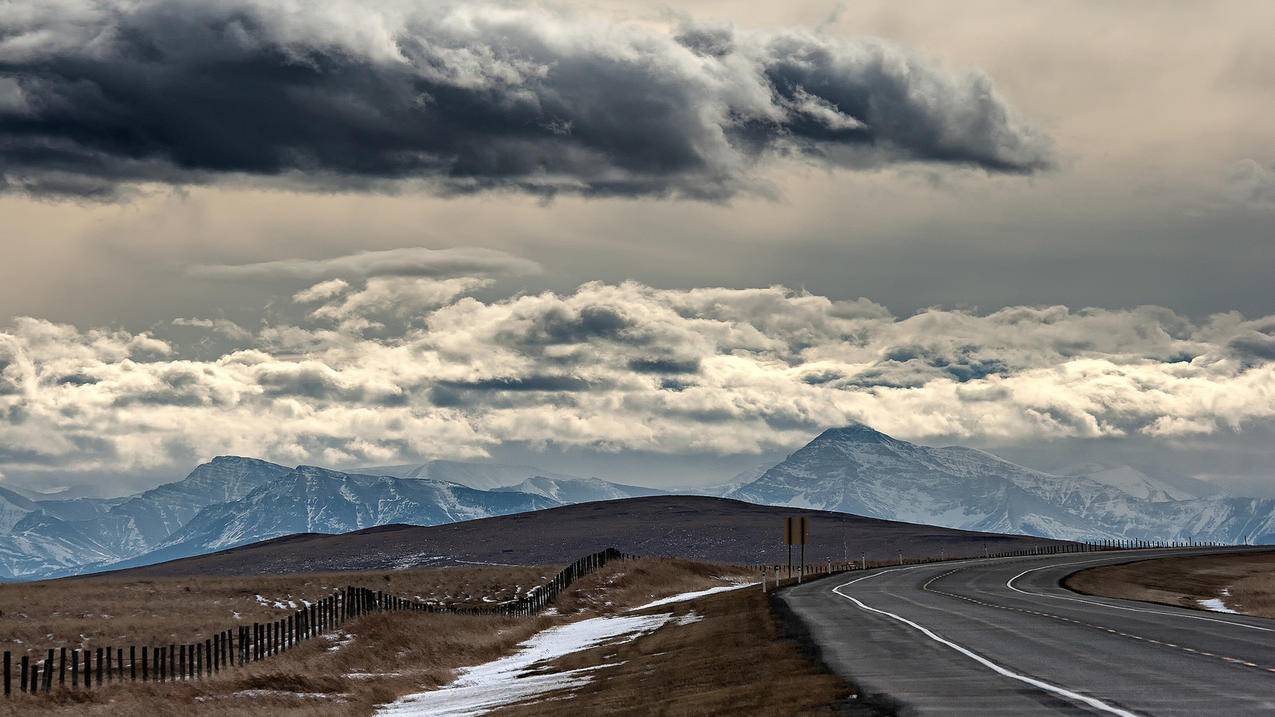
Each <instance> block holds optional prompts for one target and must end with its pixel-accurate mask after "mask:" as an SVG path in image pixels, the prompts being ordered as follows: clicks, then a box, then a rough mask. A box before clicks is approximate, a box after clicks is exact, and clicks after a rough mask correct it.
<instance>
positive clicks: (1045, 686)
mask: <svg viewBox="0 0 1275 717" xmlns="http://www.w3.org/2000/svg"><path fill="white" fill-rule="evenodd" d="M907 569H908V568H895V569H893V570H885V571H882V572H879V573H873V574H872V575H864V576H863V577H860V578H857V579H855V580H851V581H850V582H847V583H843V584H841V585H838V586H837V587H835V588H833V589H832V592H833V593H835V594H837V595H839V596H841V597H843V598H845V599H846V600H849V601H850V602H852V603H854V604H855V605H858V606H859V608H860V609H862V610H866V611H868V612H874V613H877V614H878V615H885V616H886V617H888V618H890V619H892V620H897V621H899V622H901V623H903V624H904V625H907V626H908V627H911V628H912V629H914V630H916V631H918V632H920V633H921V634H922V635H925V636H926V637H927V638H929V639H931V640H933V641H935V642H937V643H939V644H941V645H945V646H947V647H949V648H951V649H953V650H955V651H957V652H959V653H960V654H962V655H964V656H966V657H968V658H970V659H971V660H973V661H975V662H977V663H979V664H980V665H982V666H984V667H986V668H988V669H990V670H992V671H993V672H995V673H996V674H998V675H1002V676H1004V677H1008V678H1010V679H1011V680H1017V681H1019V682H1023V683H1026V684H1028V685H1031V686H1032V687H1035V688H1037V689H1040V690H1044V691H1045V692H1049V693H1052V694H1055V695H1058V696H1060V697H1065V698H1067V699H1069V700H1073V701H1076V702H1080V703H1082V704H1085V705H1088V706H1089V707H1092V708H1093V709H1096V710H1098V711H1100V712H1106V713H1108V714H1113V715H1120V717H1139V716H1138V714H1137V713H1136V712H1130V711H1128V710H1126V709H1122V708H1120V707H1116V706H1115V705H1110V704H1107V703H1106V702H1103V701H1102V700H1100V699H1098V698H1096V697H1090V696H1088V695H1083V694H1080V693H1079V692H1075V691H1073V690H1069V689H1067V688H1066V687H1059V686H1058V685H1054V684H1051V683H1048V682H1045V681H1043V680H1038V679H1036V678H1034V677H1029V676H1027V675H1023V674H1020V673H1017V672H1014V671H1013V670H1010V669H1009V668H1007V667H1003V666H1001V665H998V664H997V663H995V662H992V661H991V660H989V659H987V658H986V657H983V656H982V655H979V654H978V653H976V652H974V651H972V650H970V649H968V648H965V647H962V646H961V645H958V644H956V643H955V642H952V641H951V640H948V639H947V638H944V637H940V636H939V635H937V634H935V633H934V631H933V630H930V629H929V628H927V627H924V626H923V625H919V624H917V623H915V622H913V621H911V620H909V619H907V618H905V617H902V616H899V615H895V614H894V613H892V612H887V611H885V610H881V609H878V608H875V607H872V606H870V605H865V604H864V603H863V602H861V601H860V600H858V599H856V598H854V597H851V596H849V595H846V594H845V593H843V592H841V589H842V588H844V587H847V586H849V585H853V584H855V583H857V582H859V581H860V580H867V579H868V578H872V577H876V576H878V575H884V574H886V573H893V572H898V571H900V570H907ZM952 572H955V571H952ZM949 574H950V573H949Z"/></svg>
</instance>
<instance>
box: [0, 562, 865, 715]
mask: <svg viewBox="0 0 1275 717" xmlns="http://www.w3.org/2000/svg"><path fill="white" fill-rule="evenodd" d="M725 572H729V568H725V567H724V566H718V565H711V564H705V563H696V562H690V561H682V560H655V559H642V560H634V561H626V562H621V563H613V564H612V565H608V566H607V567H606V568H604V569H602V570H600V571H598V572H597V573H594V574H592V575H589V576H587V577H585V578H583V579H581V580H579V581H577V582H576V583H575V584H574V585H573V586H572V588H571V589H570V590H568V591H567V592H566V593H564V594H563V595H562V596H561V597H560V598H559V600H558V601H557V603H556V604H555V605H554V607H555V608H556V611H552V612H556V613H557V614H552V612H551V614H548V615H542V616H540V617H536V618H502V617H487V616H460V615H431V614H420V613H391V614H380V615H371V616H367V617H364V618H361V619H358V620H356V621H353V622H350V623H347V624H346V625H345V626H344V628H343V629H341V630H338V631H336V632H334V633H332V634H330V635H327V636H325V637H324V638H321V639H317V640H312V641H309V642H307V643H303V644H302V645H301V646H300V647H298V648H296V649H294V650H292V651H289V652H286V653H283V654H282V655H279V656H276V657H272V658H269V659H267V660H264V661H262V662H258V663H255V664H251V665H249V666H247V667H245V668H236V669H231V670H226V671H223V672H222V673H221V674H219V675H218V676H216V677H214V678H212V679H208V680H204V681H195V682H188V683H168V684H163V685H156V684H142V683H127V684H108V685H107V686H106V687H103V688H94V689H93V690H92V691H91V692H89V691H84V690H80V691H78V692H72V691H70V690H67V691H64V692H58V690H57V689H56V688H55V690H54V694H53V695H51V696H49V697H44V696H35V697H31V696H26V695H19V694H15V695H14V696H13V697H12V698H10V699H9V700H3V699H2V698H0V715H5V714H27V713H35V712H38V713H40V714H53V715H59V714H67V715H71V714H75V715H108V714H109V715H112V717H116V716H117V715H119V714H153V715H177V714H181V715H183V716H187V715H203V714H209V715H212V714H216V715H285V716H289V715H298V716H300V715H367V714H371V712H372V711H373V709H374V707H375V705H377V704H381V703H384V702H388V701H390V700H392V699H394V698H395V697H397V696H400V695H402V694H406V693H409V692H415V691H419V690H421V689H427V688H431V687H436V686H440V685H443V684H446V683H447V682H449V681H451V680H452V679H453V678H454V675H455V670H456V669H457V668H460V667H464V666H467V665H472V664H477V663H481V662H485V661H488V660H491V659H494V658H496V657H498V656H500V655H502V654H507V653H508V652H510V651H512V650H513V649H514V647H515V646H516V645H517V644H518V643H519V642H521V641H522V640H524V639H526V638H527V637H529V636H530V635H532V634H533V633H535V632H536V631H539V630H542V629H545V628H547V627H550V626H552V625H555V624H559V623H562V622H565V621H569V620H572V619H576V618H577V617H588V616H595V615H599V614H608V613H614V612H618V611H621V610H623V609H625V608H627V607H631V606H634V605H639V604H642V603H645V602H647V601H649V600H652V599H655V598H658V597H663V596H667V595H671V594H676V593H680V592H686V591H691V590H698V589H702V588H704V587H709V586H712V585H718V584H721V583H722V579H723V578H724V577H731V576H725V575H723V573H725ZM542 574H543V575H548V574H551V571H550V570H549V569H547V568H545V569H538V568H505V567H483V568H438V569H430V570H418V571H404V572H402V573H388V574H382V573H372V574H366V573H365V574H341V575H311V576H305V575H294V576H286V577H277V578H259V577H249V578H240V579H235V578H226V577H218V578H206V579H200V578H193V579H192V578H183V579H177V578H173V579H171V583H170V582H169V580H168V579H163V580H160V579H144V580H125V579H121V578H112V577H109V576H107V577H102V578H82V579H76V580H63V581H54V582H49V583H43V584H25V585H7V586H4V591H5V593H6V594H5V597H6V599H10V600H14V601H16V602H17V603H18V604H20V605H22V606H26V607H25V612H23V611H22V610H19V611H17V612H16V613H15V612H11V610H12V608H11V607H6V609H5V613H4V615H3V616H0V624H2V625H4V627H5V630H4V633H3V634H4V635H5V636H13V638H12V639H10V641H9V644H10V645H13V644H14V642H15V640H16V639H21V640H24V642H25V641H26V639H27V638H26V637H21V635H27V636H34V638H36V639H34V642H35V645H36V646H37V647H38V648H40V649H44V648H46V647H47V646H50V645H56V643H55V642H54V640H57V639H61V640H66V641H67V642H68V643H73V642H75V640H74V637H73V636H74V634H75V633H74V631H76V630H79V629H80V627H79V626H83V625H90V624H97V625H101V624H102V623H103V622H105V623H106V624H109V625H110V626H111V627H110V628H109V630H108V631H106V632H99V633H96V635H97V636H96V637H95V638H94V639H93V642H91V643H90V644H101V643H100V642H97V640H99V639H101V640H103V641H110V640H114V641H115V642H116V643H118V644H127V643H126V642H125V639H126V637H127V638H132V639H134V641H139V642H140V639H138V638H139V636H142V635H153V636H164V639H165V640H167V639H169V638H168V635H170V634H173V633H176V635H175V637H176V639H179V640H180V639H182V638H183V637H187V638H190V637H194V635H193V634H192V633H191V631H192V630H195V629H196V628H197V627H198V626H200V625H203V624H207V625H210V626H214V627H216V626H223V623H224V621H225V620H226V619H227V616H228V615H231V620H232V621H233V616H232V614H233V612H234V611H239V612H240V617H241V619H242V620H252V619H254V617H256V616H261V617H268V616H270V615H271V614H272V611H273V612H279V610H278V609H277V608H273V607H265V606H262V605H261V604H260V603H259V602H258V601H257V600H256V595H257V594H258V593H260V594H261V595H263V597H271V598H282V597H285V596H287V595H289V594H291V595H292V596H293V597H292V598H291V599H293V600H296V599H297V598H298V597H302V596H310V595H316V596H317V595H318V594H322V593H325V592H326V591H327V588H329V587H332V586H334V585H345V584H356V585H358V584H363V585H367V586H369V587H370V586H372V585H373V584H375V583H373V580H379V581H381V582H380V584H381V585H383V586H384V587H381V588H380V589H388V590H390V591H391V592H396V593H399V594H404V595H415V594H420V595H421V596H422V597H427V596H429V595H435V594H436V595H440V596H441V595H453V596H455V595H468V596H469V597H470V598H477V599H479V600H481V596H482V595H484V594H493V595H498V594H502V593H501V592H500V591H501V590H504V591H506V592H508V591H509V588H508V587H507V586H509V585H523V586H526V585H527V584H529V582H530V581H531V579H533V578H534V579H538V578H539V576H540V575H542ZM187 588H189V591H188V590H187ZM753 592H755V593H756V596H757V599H761V591H760V589H758V590H755V591H754V590H745V591H743V592H742V593H740V595H741V596H742V595H743V594H744V593H748V594H750V595H751V594H752V593H753ZM138 595H146V596H148V597H147V598H145V599H143V598H139V597H137V596H138ZM120 596H124V597H120ZM307 599H308V598H307ZM754 602H755V601H754ZM6 605H9V603H6ZM82 605H86V606H87V607H85V608H81V607H80V606H82ZM760 605H762V606H764V602H763V603H760ZM37 606H38V607H37ZM717 610H720V611H721V615H720V619H719V618H718V617H717ZM732 610H735V608H731V609H729V610H728V609H725V608H715V612H714V615H715V618H714V620H713V621H712V623H711V624H712V625H714V626H715V629H714V630H713V631H710V632H703V631H702V628H700V629H696V630H692V628H697V626H698V625H700V623H696V624H695V625H689V626H686V627H684V628H679V629H682V630H686V631H688V632H687V633H685V635H686V636H684V637H683V638H681V639H682V640H683V641H685V640H689V642H690V643H697V642H702V644H699V646H698V648H695V649H698V650H699V651H700V652H701V653H704V654H715V653H717V652H718V651H720V650H721V647H722V644H724V643H722V640H724V639H725V637H724V636H725V635H726V634H727V633H730V632H736V633H745V632H747V633H748V634H749V636H750V637H749V639H750V640H752V641H754V642H756V644H754V645H752V646H751V647H753V648H756V647H757V646H759V645H760V646H761V647H763V648H765V649H768V650H773V651H774V655H777V656H779V655H782V656H783V657H782V659H780V658H779V657H776V658H775V659H772V660H770V662H773V663H774V665H775V666H776V667H777V669H782V670H784V671H785V672H786V673H787V672H791V674H792V675H793V679H794V680H795V682H794V684H795V685H806V687H804V688H800V689H799V690H797V691H808V692H810V694H811V695H814V697H812V698H811V699H812V700H813V702H812V704H813V703H814V702H819V701H822V700H829V701H830V700H831V699H833V698H834V697H835V696H836V695H837V694H840V693H839V692H837V690H836V689H832V688H830V687H827V686H828V685H831V684H832V683H834V682H835V680H833V679H832V678H830V677H828V676H827V675H823V676H822V677H817V678H816V677H810V676H811V675H817V674H821V673H819V668H818V667H816V663H814V662H812V661H810V660H809V659H808V658H806V657H804V656H802V654H801V653H800V651H799V650H797V649H796V648H795V647H793V646H792V645H786V643H783V642H780V643H776V645H777V646H770V647H766V645H768V644H769V639H770V637H773V635H774V634H775V633H774V628H773V626H772V627H766V624H765V622H764V620H765V614H766V610H764V609H761V608H760V607H758V606H757V605H752V606H751V607H747V609H746V610H744V612H742V613H741V612H737V611H736V612H732ZM102 614H106V615H111V616H112V617H111V618H101V617H100V615H102ZM258 619H260V618H258ZM759 620H761V621H762V622H758V621H759ZM704 622H706V623H707V622H709V621H708V620H705V621H704ZM758 625H761V628H760V629H761V630H762V632H757V629H758ZM732 626H733V627H732ZM107 633H109V634H107ZM754 633H755V634H754ZM49 635H52V636H53V637H48V636H49ZM657 635H658V633H656V634H652V635H650V636H649V638H655V637H656V636H657ZM68 636H72V637H68ZM656 644H658V643H656ZM688 644H689V643H688ZM15 646H16V647H21V645H15ZM695 649H692V648H691V647H689V646H688V647H686V648H685V654H686V656H687V660H688V661H689V660H692V659H696V658H694V657H693V655H694V652H695ZM698 659H701V660H703V659H704V658H703V657H701V658H698ZM751 660H752V658H751V657H749V658H747V659H746V660H745V662H750V661H751ZM652 664H654V663H652ZM687 667H689V662H688V663H687ZM739 674H740V675H741V676H743V677H747V678H748V679H749V680H751V679H752V676H751V675H752V673H749V672H746V671H745V672H741V673H739ZM731 684H732V685H733V687H730V689H729V690H728V691H727V692H726V693H724V694H730V695H732V696H731V697H730V701H729V702H728V704H735V703H736V702H740V703H742V704H748V703H749V702H748V699H749V698H747V697H746V696H745V693H746V692H748V691H749V690H753V691H755V692H759V693H760V692H767V691H770V690H772V689H773V685H769V684H765V683H755V684H753V685H752V686H751V687H749V686H747V685H744V684H742V683H736V681H734V678H732V680H731ZM815 684H820V685H824V686H825V687H823V688H820V689H822V690H823V691H818V690H815V689H814V688H813V685H815ZM670 694H672V693H670ZM683 694H684V696H685V697H686V699H688V700H689V699H691V696H690V694H689V693H683ZM753 699H754V700H760V701H758V702H756V704H763V703H765V702H766V699H768V698H761V697H756V698H753ZM829 703H830V702H829ZM559 704H561V703H559ZM688 704H691V703H688ZM121 711H122V712H121ZM674 713H676V712H674ZM763 713H766V712H763ZM771 713H774V712H771Z"/></svg>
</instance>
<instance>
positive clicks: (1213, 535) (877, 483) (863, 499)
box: [726, 424, 1275, 543]
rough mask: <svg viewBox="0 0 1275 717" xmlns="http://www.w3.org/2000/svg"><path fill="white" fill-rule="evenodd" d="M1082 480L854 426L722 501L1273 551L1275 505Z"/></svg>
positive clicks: (1143, 483) (1100, 475)
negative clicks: (1248, 545)
mask: <svg viewBox="0 0 1275 717" xmlns="http://www.w3.org/2000/svg"><path fill="white" fill-rule="evenodd" d="M1087 470H1088V473H1087V474H1086V475H1055V474H1051V473H1045V472H1042V471H1038V470H1033V469H1031V468H1026V467H1024V466H1020V465H1017V464H1015V463H1011V462H1010V461H1007V460H1004V459H1003V458H999V457H997V456H994V455H992V454H990V453H986V452H984V451H980V450H976V449H973V448H966V447H962V446H948V447H942V448H931V447H928V446H921V445H917V444H914V443H909V442H907V441H903V440H899V439H896V438H892V437H890V436H887V435H885V434H884V433H881V432H879V431H876V430H873V429H872V428H870V427H869V426H866V425H863V424H853V425H850V426H845V427H842V428H834V429H829V430H827V431H824V432H823V433H822V434H820V435H819V436H818V437H816V438H815V439H814V440H813V441H811V442H810V443H808V444H806V445H805V446H804V447H802V448H801V449H799V450H797V451H796V452H794V453H793V454H792V455H790V456H788V458H786V459H785V460H784V461H783V462H781V463H779V464H778V465H776V466H774V467H772V468H771V469H769V470H767V471H766V472H764V473H762V475H761V476H760V477H759V478H757V480H755V481H753V482H751V483H747V484H744V485H742V486H740V487H738V488H736V489H735V490H733V491H731V492H730V493H728V494H727V496H726V497H729V498H735V499H738V500H745V501H749V502H752V503H763V504H766V505H784V506H792V507H801V508H817V509H821V510H834V511H840V512H846V513H855V514H857V515H864V516H870V517H875V518H885V519H888V520H902V521H909V522H918V523H928V524H930V525H938V526H943V527H950V528H963V529H968V530H982V531H990V532H1002V533H1020V534H1026V535H1036V536H1042V537H1050V538H1059V539H1065V540H1092V539H1103V538H1143V539H1150V540H1188V539H1194V540H1207V541H1218V542H1224V543H1240V542H1246V541H1253V542H1268V541H1273V540H1275V499H1255V498H1235V497H1224V496H1217V495H1209V494H1208V489H1207V487H1200V488H1196V489H1195V490H1194V491H1192V490H1187V489H1185V488H1183V487H1182V486H1178V485H1173V484H1169V483H1167V482H1164V481H1157V480H1156V479H1154V478H1151V477H1149V476H1146V475H1145V474H1142V473H1139V472H1137V471H1134V470H1133V469H1130V468H1121V469H1111V468H1105V467H1097V468H1094V467H1090V468H1089V469H1087ZM1192 487H1193V488H1195V487H1194V486H1192Z"/></svg>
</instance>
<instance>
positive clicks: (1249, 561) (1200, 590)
mask: <svg viewBox="0 0 1275 717" xmlns="http://www.w3.org/2000/svg"><path fill="white" fill-rule="evenodd" d="M1064 585H1066V587H1068V588H1071V589H1072V590H1076V591H1078V592H1082V593H1086V594H1088V595H1101V596H1106V597H1115V598H1125V599H1128V600H1143V601H1146V602H1155V603H1161V604H1163V605H1174V606H1176V607H1188V608H1195V609H1204V608H1202V607H1201V605H1200V601H1201V600H1208V599H1220V600H1221V601H1222V603H1223V604H1224V605H1225V606H1226V607H1227V608H1229V609H1231V610H1234V611H1236V612H1240V613H1244V614H1247V615H1258V616H1261V617H1275V550H1272V551H1269V552H1257V553H1240V554H1235V555H1222V556H1203V557H1189V558H1157V559H1155V560H1143V561H1139V562H1136V563H1128V564H1125V565H1109V566H1102V567H1097V568H1089V569H1088V570H1082V571H1080V572H1078V573H1076V574H1075V575H1072V576H1071V577H1069V578H1067V580H1066V581H1065V582H1064Z"/></svg>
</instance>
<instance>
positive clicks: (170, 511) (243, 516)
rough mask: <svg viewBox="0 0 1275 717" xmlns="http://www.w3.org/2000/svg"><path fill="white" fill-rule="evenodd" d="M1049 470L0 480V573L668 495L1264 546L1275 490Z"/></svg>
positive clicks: (497, 470) (387, 469) (854, 468)
mask: <svg viewBox="0 0 1275 717" xmlns="http://www.w3.org/2000/svg"><path fill="white" fill-rule="evenodd" d="M1059 473H1068V474H1069V475H1061V474H1059ZM1059 473H1048V472H1044V471H1038V470H1034V469H1031V468H1027V467H1024V466H1020V465H1017V464H1015V463H1012V462H1010V461H1007V460H1005V459H1003V458H1000V457H998V456H995V455H992V454H990V453H987V452H985V451H980V450H977V449H973V448H966V447H962V446H947V447H941V448H932V447H927V446H921V445H917V444H913V443H909V442H908V441H903V440H900V439H896V438H893V437H891V436H888V435H886V434H884V433H881V432H879V431H876V430H874V429H872V428H871V427H869V426H866V425H864V424H851V425H849V426H843V427H840V428H832V429H829V430H827V431H824V432H823V433H821V434H820V435H819V436H817V437H815V438H814V439H813V440H812V441H810V443H808V444H807V445H806V446H803V447H802V448H800V449H798V450H797V451H795V452H793V453H792V454H791V455H789V456H788V457H787V458H786V459H785V460H783V461H782V462H780V463H778V464H777V465H775V466H772V467H769V468H764V467H759V468H757V469H755V470H751V471H745V472H744V473H741V474H739V475H737V476H736V477H735V478H734V479H732V480H731V481H729V482H727V483H723V484H719V485H714V486H701V487H696V488H686V489H673V490H661V489H656V488H646V487H642V486H635V485H624V484H620V483H613V482H610V481H605V480H602V479H599V478H581V477H577V476H570V475H565V474H559V473H552V472H547V471H543V470H541V469H538V468H535V467H533V466H511V465H500V464H489V463H462V462H458V461H430V462H427V463H421V464H410V465H399V466H382V467H374V468H364V469H359V470H355V471H336V470H330V469H326V468H319V467H315V466H298V467H296V468H289V467H287V466H282V465H278V464H275V463H270V462H268V461H263V460H259V459H255V458H244V457H237V456H218V457H216V458H213V459H212V460H210V461H209V462H207V463H204V464H201V465H199V466H197V467H196V468H195V469H194V470H192V471H191V472H190V474H189V475H187V476H186V478H184V479H182V480H179V481H173V482H171V483H166V484H164V485H160V486H157V487H155V488H152V489H150V490H147V491H144V492H142V493H138V494H136V495H132V496H124V497H119V498H89V497H81V498H70V497H64V496H63V495H54V496H52V497H49V498H47V499H32V498H30V497H29V496H28V495H23V494H21V493H19V492H16V491H12V490H7V489H5V488H3V487H0V580H4V579H33V578H39V577H53V576H61V575H72V574H76V573H81V572H85V571H92V570H101V569H107V568H116V567H128V566H136V565H144V564H148V563H153V562H157V561H162V560H170V559H174V558H181V557H187V556H191V555H198V554H202V553H207V552H211V551H218V550H223V549H226V548H231V547H236V546H241V545H244V544H247V543H252V542H256V541H262V540H268V539H271V538H275V537H279V536H284V535H290V534H293V533H344V532H348V531H355V530H360V529H363V528H369V527H374V526H378V525H385V524H389V523H408V524H413V525H427V526H428V525H440V524H445V523H451V522H456V521H464V520H469V519H473V518H482V517H491V516H501V515H509V514H511V513H519V512H526V511H536V510H541V509H545V508H549V507H555V506H561V505H567V504H576V503H588V502H594V501H610V500H618V499H627V498H635V497H646V496H659V495H664V494H669V493H682V494H688V493H690V494H694V493H698V494H702V495H712V496H724V497H727V498H733V499H737V500H743V501H747V502H751V503H757V504H763V505H772V506H784V507H794V508H811V509H817V510H828V511H837V512H842V513H851V514H855V515H861V516H866V517H871V518H882V519H886V520H897V521H906V522H910V523H919V524H929V525H937V526H941V527H950V528H959V529H963V530H976V531H986V532H1000V533H1017V534H1024V535H1033V536H1040V537H1047V538H1055V539H1065V540H1075V539H1096V538H1145V539H1153V540H1183V539H1196V540H1214V541H1219V542H1225V543H1242V542H1259V543H1266V542H1275V499H1255V498H1236V497H1227V496H1220V495H1216V494H1212V493H1211V487H1210V486H1208V485H1206V484H1203V483H1201V482H1199V481H1193V480H1191V479H1181V478H1179V479H1175V480H1164V479H1159V478H1155V477H1151V476H1148V475H1146V474H1145V473H1142V472H1140V471H1137V470H1136V469H1133V468H1129V467H1125V466H1100V465H1085V466H1075V467H1070V468H1068V469H1066V470H1064V471H1060V472H1059Z"/></svg>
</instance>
